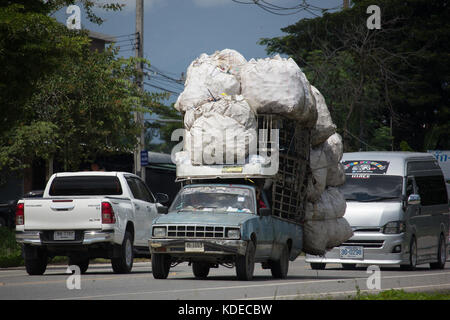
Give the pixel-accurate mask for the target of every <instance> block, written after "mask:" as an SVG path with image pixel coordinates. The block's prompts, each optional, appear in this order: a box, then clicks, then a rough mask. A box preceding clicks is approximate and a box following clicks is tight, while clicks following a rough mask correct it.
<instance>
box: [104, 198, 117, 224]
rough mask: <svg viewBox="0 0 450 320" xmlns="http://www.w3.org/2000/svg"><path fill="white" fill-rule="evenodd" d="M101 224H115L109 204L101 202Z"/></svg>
mask: <svg viewBox="0 0 450 320" xmlns="http://www.w3.org/2000/svg"><path fill="white" fill-rule="evenodd" d="M102 223H104V224H111V223H116V217H115V216H114V210H113V208H112V206H111V203H109V202H102Z"/></svg>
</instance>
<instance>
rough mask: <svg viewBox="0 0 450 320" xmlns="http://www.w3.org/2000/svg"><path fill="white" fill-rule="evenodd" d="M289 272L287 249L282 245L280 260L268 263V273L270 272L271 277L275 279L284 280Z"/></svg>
mask: <svg viewBox="0 0 450 320" xmlns="http://www.w3.org/2000/svg"><path fill="white" fill-rule="evenodd" d="M288 270H289V248H288V246H287V245H284V247H283V250H282V251H281V256H280V260H276V261H271V262H270V271H271V272H272V277H274V278H277V279H285V278H286V277H287V274H288Z"/></svg>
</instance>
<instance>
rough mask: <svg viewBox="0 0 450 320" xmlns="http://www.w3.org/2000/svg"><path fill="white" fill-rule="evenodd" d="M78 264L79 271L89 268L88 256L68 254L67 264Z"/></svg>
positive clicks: (82, 272) (82, 271) (83, 271)
mask: <svg viewBox="0 0 450 320" xmlns="http://www.w3.org/2000/svg"><path fill="white" fill-rule="evenodd" d="M72 265H75V266H78V267H79V268H80V273H81V274H84V273H86V271H87V269H88V268H89V258H88V257H79V256H70V257H69V266H72Z"/></svg>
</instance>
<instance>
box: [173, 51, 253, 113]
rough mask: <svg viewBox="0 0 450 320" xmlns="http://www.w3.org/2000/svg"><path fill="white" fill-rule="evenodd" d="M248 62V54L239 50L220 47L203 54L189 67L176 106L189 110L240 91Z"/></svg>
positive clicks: (179, 108)
mask: <svg viewBox="0 0 450 320" xmlns="http://www.w3.org/2000/svg"><path fill="white" fill-rule="evenodd" d="M245 63H246V60H245V58H244V57H243V56H242V55H241V54H240V53H238V52H237V51H235V50H230V49H225V50H222V51H216V52H215V53H214V54H212V55H211V56H208V55H207V54H205V53H204V54H202V55H201V56H200V57H199V58H197V59H195V60H194V61H193V62H192V63H191V64H190V65H189V67H188V69H187V73H186V81H185V84H184V90H183V92H182V93H181V94H180V95H179V96H178V99H177V101H176V103H175V109H177V110H178V111H181V112H186V110H188V108H190V107H196V106H199V105H202V104H203V103H205V102H208V101H211V100H214V99H218V98H220V97H221V96H222V94H227V95H238V94H240V92H241V85H240V79H239V70H240V66H241V65H242V64H245Z"/></svg>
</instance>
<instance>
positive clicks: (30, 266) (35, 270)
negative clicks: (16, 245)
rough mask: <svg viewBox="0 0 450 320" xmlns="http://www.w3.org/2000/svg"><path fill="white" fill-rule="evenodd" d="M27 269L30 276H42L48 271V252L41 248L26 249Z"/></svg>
mask: <svg viewBox="0 0 450 320" xmlns="http://www.w3.org/2000/svg"><path fill="white" fill-rule="evenodd" d="M24 260H25V269H26V270H27V273H28V274H29V275H30V276H34V275H42V274H44V272H45V270H46V269H47V263H48V257H47V252H46V251H45V250H43V249H41V248H32V247H25V248H24Z"/></svg>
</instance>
